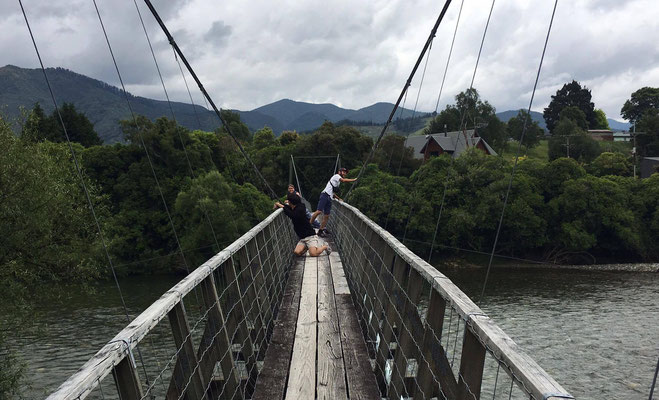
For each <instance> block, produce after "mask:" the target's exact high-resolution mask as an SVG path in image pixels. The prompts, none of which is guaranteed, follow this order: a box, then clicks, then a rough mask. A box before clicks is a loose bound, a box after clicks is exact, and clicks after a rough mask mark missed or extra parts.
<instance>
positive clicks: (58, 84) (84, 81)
mask: <svg viewBox="0 0 659 400" xmlns="http://www.w3.org/2000/svg"><path fill="white" fill-rule="evenodd" d="M46 71H47V74H48V78H49V80H50V83H51V86H52V87H53V91H54V93H55V94H56V99H57V102H58V104H62V103H64V102H68V103H73V104H74V105H75V107H76V109H77V110H78V111H79V112H83V113H85V115H87V117H88V118H89V120H90V121H91V122H92V123H93V124H94V128H95V129H96V131H97V132H98V134H99V136H100V137H101V139H102V140H103V142H104V143H115V142H122V141H123V133H122V132H121V128H120V126H119V121H120V120H123V119H128V118H130V112H129V110H128V107H127V104H126V100H125V98H124V94H123V92H122V90H121V89H119V88H117V87H115V86H112V85H110V84H108V83H105V82H103V81H100V80H98V79H94V78H91V77H88V76H85V75H82V74H79V73H77V72H75V71H71V70H68V69H65V68H61V67H57V68H47V69H46ZM128 98H129V100H130V102H131V108H132V109H133V111H134V112H135V113H136V114H140V115H144V116H146V117H148V118H150V119H152V120H153V119H156V118H159V117H162V116H165V117H168V118H171V110H170V107H169V104H168V103H167V101H164V100H155V99H149V98H146V97H141V96H135V95H132V94H131V93H128ZM37 102H38V103H40V105H41V107H42V108H43V109H44V111H45V112H46V113H51V112H52V110H53V109H54V107H53V105H52V100H51V98H50V93H49V92H48V88H47V86H46V82H45V79H44V77H43V73H42V71H41V70H40V69H29V68H21V67H17V66H14V65H6V66H4V67H0V107H1V108H0V111H2V112H3V113H4V114H5V115H7V116H9V117H10V118H13V119H18V118H20V107H24V108H26V109H31V108H32V107H33V106H34V104H35V103H37ZM393 106H394V105H393V104H392V103H387V102H377V103H374V104H371V105H369V106H366V107H363V108H360V109H357V110H354V109H348V108H342V107H339V106H337V105H334V104H330V103H320V104H315V103H306V102H301V101H295V100H291V99H281V100H277V101H275V102H273V103H270V104H266V105H263V106H260V107H257V108H255V109H253V110H250V111H242V110H235V109H233V110H231V111H234V112H237V113H238V114H240V117H241V120H242V121H243V122H244V123H245V124H246V125H247V126H248V127H249V129H250V130H251V131H256V130H258V129H261V128H263V127H265V126H267V127H270V128H271V129H272V130H273V131H274V132H275V134H276V135H279V134H280V133H281V132H283V131H284V130H295V131H298V132H309V131H312V130H313V129H316V128H317V127H319V126H320V125H322V124H323V123H324V122H325V121H330V122H339V121H346V120H348V121H353V122H370V123H372V124H374V125H378V124H384V123H385V122H386V120H387V119H388V117H389V115H390V114H391V110H392V109H393ZM171 107H172V109H173V111H174V115H175V117H176V120H177V122H178V123H179V124H181V125H182V126H185V127H186V128H188V129H202V130H206V131H213V130H215V129H216V128H217V127H218V126H219V121H218V119H217V116H216V115H215V113H214V112H213V111H210V110H208V109H206V108H205V107H203V106H200V105H198V104H195V105H194V107H193V105H192V104H188V103H182V102H175V101H172V102H171ZM413 113H414V112H413V110H410V109H400V108H399V109H398V110H397V112H396V116H397V117H399V116H402V118H408V117H410V116H412V115H413ZM421 113H422V112H419V111H416V114H417V115H418V114H421ZM423 114H425V113H423ZM515 115H517V110H507V111H503V112H499V113H497V116H498V117H499V118H500V119H501V120H502V121H504V122H506V121H508V120H509V119H510V118H512V117H513V116H515ZM531 116H532V118H533V120H534V121H537V122H538V123H539V125H540V126H541V127H543V128H545V121H544V119H543V118H542V114H541V113H539V112H536V111H532V112H531ZM609 124H610V125H611V128H612V129H614V130H615V129H618V130H621V129H625V126H626V129H629V124H626V123H624V122H619V121H615V120H612V119H609Z"/></svg>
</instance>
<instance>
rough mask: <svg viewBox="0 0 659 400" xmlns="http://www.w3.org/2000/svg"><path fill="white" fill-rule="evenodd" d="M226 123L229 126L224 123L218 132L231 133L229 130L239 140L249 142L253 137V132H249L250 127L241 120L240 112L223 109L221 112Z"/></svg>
mask: <svg viewBox="0 0 659 400" xmlns="http://www.w3.org/2000/svg"><path fill="white" fill-rule="evenodd" d="M220 115H222V119H223V120H224V123H225V124H226V125H227V126H228V130H227V126H225V125H223V126H222V127H221V128H219V132H218V133H227V134H228V133H229V130H230V131H231V133H232V134H233V136H235V137H236V138H237V139H238V140H241V141H245V142H248V141H250V140H251V139H252V134H251V133H250V132H249V128H248V127H247V125H245V124H244V123H243V122H241V121H240V114H238V113H237V112H233V111H229V110H222V111H221V112H220Z"/></svg>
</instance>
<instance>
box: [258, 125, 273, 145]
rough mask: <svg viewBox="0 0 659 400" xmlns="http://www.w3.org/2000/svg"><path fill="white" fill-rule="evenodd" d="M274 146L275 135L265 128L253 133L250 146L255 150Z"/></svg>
mask: <svg viewBox="0 0 659 400" xmlns="http://www.w3.org/2000/svg"><path fill="white" fill-rule="evenodd" d="M273 144H275V133H274V132H273V131H272V129H270V128H268V127H267V126H266V127H264V128H261V129H259V130H258V131H256V132H254V139H253V143H252V146H253V147H254V148H256V149H263V148H265V147H268V146H271V145H273Z"/></svg>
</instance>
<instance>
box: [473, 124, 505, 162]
mask: <svg viewBox="0 0 659 400" xmlns="http://www.w3.org/2000/svg"><path fill="white" fill-rule="evenodd" d="M485 121H486V123H487V125H486V126H484V127H482V128H478V129H477V130H476V131H477V133H478V135H479V136H480V137H482V138H483V139H485V141H486V142H487V143H488V144H489V145H490V146H491V147H492V148H493V149H494V151H496V152H497V153H501V152H502V151H503V149H504V148H505V146H506V143H507V141H508V132H507V131H506V123H505V122H501V120H500V119H499V118H498V117H497V116H496V115H494V114H493V115H490V116H488V117H487V119H486V120H485Z"/></svg>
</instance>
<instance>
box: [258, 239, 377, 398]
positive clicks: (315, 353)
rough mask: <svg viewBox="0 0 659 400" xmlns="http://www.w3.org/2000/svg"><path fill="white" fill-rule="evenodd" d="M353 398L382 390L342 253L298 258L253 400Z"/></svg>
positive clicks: (372, 395) (367, 395) (371, 395)
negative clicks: (369, 354)
mask: <svg viewBox="0 0 659 400" xmlns="http://www.w3.org/2000/svg"><path fill="white" fill-rule="evenodd" d="M330 244H332V245H333V244H334V243H332V242H330ZM333 248H335V249H336V246H334V247H333ZM349 397H350V398H359V399H379V398H380V394H379V392H378V388H377V384H376V380H375V375H374V374H373V370H372V368H371V364H370V361H369V356H368V351H367V347H366V343H365V341H364V336H363V334H362V331H361V328H360V325H359V321H358V319H357V312H356V310H355V307H354V304H353V300H352V298H351V295H350V288H349V287H348V282H347V280H346V276H345V272H344V270H343V265H342V263H341V257H340V255H339V253H338V251H334V252H333V253H332V254H330V255H329V256H327V255H322V256H320V257H309V256H306V257H299V258H297V259H296V260H295V262H294V264H293V267H292V268H291V271H290V275H289V279H288V283H287V286H286V289H285V291H284V296H283V300H282V305H281V307H280V310H279V316H278V318H277V320H276V321H275V327H274V331H273V335H272V339H271V343H270V345H269V347H268V350H267V352H266V354H265V359H264V364H263V368H262V369H261V371H260V373H259V377H258V380H257V382H256V388H255V391H254V395H253V399H300V398H303V399H313V398H318V399H347V398H349Z"/></svg>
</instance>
